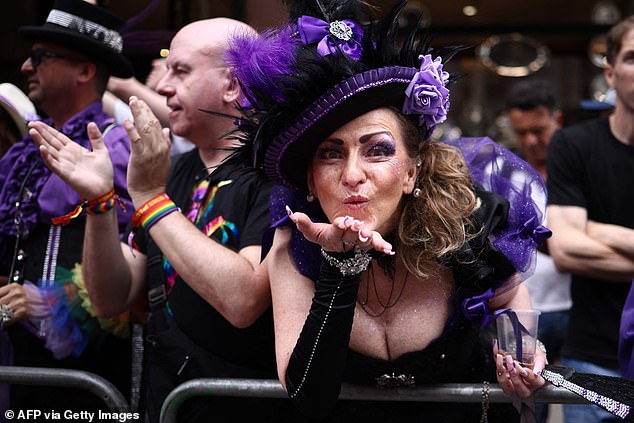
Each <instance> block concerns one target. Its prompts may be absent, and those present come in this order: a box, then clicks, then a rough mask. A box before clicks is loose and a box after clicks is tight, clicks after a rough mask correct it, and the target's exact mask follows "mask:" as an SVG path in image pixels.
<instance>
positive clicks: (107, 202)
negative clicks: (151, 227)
mask: <svg viewBox="0 0 634 423" xmlns="http://www.w3.org/2000/svg"><path fill="white" fill-rule="evenodd" d="M116 203H119V205H120V206H121V208H122V209H123V210H125V206H124V205H123V202H122V201H121V198H120V197H119V196H118V195H117V194H115V193H114V187H112V188H111V189H110V191H108V192H107V193H105V194H103V195H100V196H99V197H97V198H95V199H93V200H85V201H82V202H81V203H80V204H79V205H78V206H77V207H75V209H74V210H73V211H71V212H70V213H67V214H65V215H63V216H57V217H53V218H52V219H51V223H52V224H53V225H67V224H69V223H70V221H71V220H73V219H74V218H76V217H77V216H79V215H80V214H81V212H82V211H83V210H86V213H88V214H89V215H92V216H94V215H97V214H104V213H107V212H108V211H109V210H110V209H112V208H113V207H114V205H115V204H116Z"/></svg>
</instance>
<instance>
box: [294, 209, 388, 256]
mask: <svg viewBox="0 0 634 423" xmlns="http://www.w3.org/2000/svg"><path fill="white" fill-rule="evenodd" d="M286 212H287V213H288V216H289V217H290V219H291V220H292V221H293V222H294V223H295V225H297V229H298V230H299V231H300V232H301V233H302V234H303V235H304V237H305V238H306V239H307V240H308V241H310V242H312V243H315V244H319V245H320V246H321V247H322V248H323V249H324V250H326V251H335V252H344V251H350V250H353V249H355V248H360V249H361V250H363V251H369V250H376V251H380V252H382V253H384V254H390V255H393V254H394V251H392V244H390V243H389V242H387V241H386V240H384V239H383V237H382V236H381V234H380V233H378V232H376V231H372V230H370V229H368V228H366V227H365V226H364V224H363V222H362V221H360V220H357V219H355V218H353V217H350V216H343V217H337V218H336V219H335V220H334V221H333V222H332V223H315V222H313V221H311V220H310V218H309V217H308V216H307V215H306V214H304V213H300V212H297V213H293V211H292V210H291V209H290V208H289V207H288V206H286Z"/></svg>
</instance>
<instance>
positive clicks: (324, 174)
mask: <svg viewBox="0 0 634 423" xmlns="http://www.w3.org/2000/svg"><path fill="white" fill-rule="evenodd" d="M403 5H404V2H402V3H400V4H399V5H397V7H395V8H394V9H393V10H392V12H391V13H389V14H387V15H386V16H385V17H384V18H383V19H380V20H378V21H374V20H373V19H372V10H371V9H370V8H368V7H367V4H366V3H365V2H359V1H316V0H307V1H294V2H292V3H291V4H290V16H291V20H290V23H289V24H288V25H287V26H284V27H282V28H279V29H277V30H272V31H269V32H267V33H265V34H263V35H262V36H260V37H259V38H257V39H252V38H248V37H236V38H235V39H234V40H233V48H232V49H230V51H229V58H228V60H229V62H230V63H232V64H233V66H234V69H235V73H236V75H237V77H238V80H239V81H240V82H241V84H242V87H243V90H244V92H245V93H246V97H247V99H248V104H247V105H245V106H244V107H242V108H241V112H242V117H241V119H240V120H239V129H240V130H239V131H237V132H236V133H235V136H236V138H239V139H240V140H242V141H244V142H245V146H246V147H245V148H246V149H247V150H248V151H249V152H250V153H252V154H253V159H254V163H255V164H256V165H259V166H262V167H263V168H264V170H265V171H266V173H267V175H268V176H269V177H270V178H271V179H273V180H274V181H275V182H277V183H278V187H277V188H276V189H275V190H274V192H273V194H272V197H271V200H270V211H271V217H272V228H273V230H272V231H271V235H272V236H271V239H270V244H271V247H270V250H269V252H268V255H267V256H266V262H267V265H268V269H269V277H270V282H271V291H272V296H273V309H274V316H275V329H276V352H277V364H278V374H279V378H280V381H281V382H282V384H283V385H284V387H285V389H286V390H287V392H288V395H289V397H290V398H291V399H292V400H293V402H294V403H295V404H296V405H297V407H298V409H299V410H300V411H301V412H302V413H303V414H305V415H308V416H310V417H314V418H319V419H321V418H325V419H326V420H328V421H347V422H348V421H363V422H366V423H367V422H370V421H393V420H395V419H399V420H402V419H408V418H411V419H414V418H416V419H419V420H420V419H424V420H425V421H441V419H442V421H447V422H467V421H469V422H470V421H473V422H477V421H481V419H482V421H486V419H488V421H500V422H509V421H514V420H519V413H518V412H517V411H516V410H515V409H514V408H513V406H511V405H510V404H489V403H488V400H485V399H486V398H488V386H489V384H490V383H499V384H500V386H501V387H502V389H503V390H504V392H506V393H508V394H510V395H514V396H515V397H516V398H517V401H516V403H517V404H518V409H520V410H523V415H524V416H525V417H526V416H528V417H529V418H530V411H531V410H530V407H526V406H527V405H529V404H530V402H528V401H526V400H525V399H527V398H530V397H531V395H532V393H533V392H534V391H535V390H537V389H539V388H541V387H542V386H543V385H544V384H545V381H544V379H543V378H541V377H540V376H539V373H540V372H541V371H542V370H543V369H544V366H545V361H546V358H545V354H544V352H543V351H541V350H538V351H537V355H536V358H535V361H534V365H533V367H532V368H529V367H525V366H523V365H521V364H520V362H519V361H518V360H514V359H513V358H512V357H511V356H510V355H506V356H505V355H502V354H497V352H498V351H497V347H496V346H495V345H492V340H491V339H490V337H487V334H488V332H487V330H488V327H489V325H490V324H491V323H492V322H494V320H495V317H496V316H497V315H498V314H500V313H503V312H506V310H508V309H519V308H530V307H531V305H530V299H529V297H528V293H527V291H526V289H525V287H524V286H523V285H522V284H521V283H520V282H521V279H522V278H521V276H522V274H526V273H530V272H531V267H532V265H533V256H534V254H533V253H534V252H535V249H536V247H537V245H538V244H539V243H540V242H542V241H543V240H544V239H545V238H547V237H548V236H549V231H548V230H547V229H546V228H544V227H543V226H542V225H541V222H542V210H541V209H540V207H539V205H538V204H536V201H533V194H538V195H536V196H534V197H535V198H538V197H542V198H543V194H544V192H543V191H544V185H543V181H542V180H541V178H540V176H539V175H538V174H537V173H536V172H535V171H534V170H533V169H532V168H530V166H528V165H527V164H526V163H524V162H523V161H521V160H519V159H517V158H515V156H514V155H512V154H511V153H509V152H508V151H506V150H504V149H503V148H501V147H500V146H498V145H497V144H495V143H494V142H492V141H491V140H488V139H462V140H458V141H455V142H453V143H449V142H435V141H431V140H430V136H431V133H432V131H433V130H434V127H435V126H436V125H437V124H439V123H441V122H443V121H444V120H445V119H446V115H447V111H448V108H449V88H448V86H449V83H450V82H451V80H452V78H451V77H450V75H449V74H448V73H447V72H446V71H445V70H444V65H445V63H446V60H448V59H449V58H450V56H451V55H452V54H453V51H451V50H444V51H434V50H432V49H431V48H430V46H429V43H428V42H427V38H426V37H425V36H424V35H423V34H421V33H420V32H419V31H418V30H415V31H414V32H413V33H412V34H410V35H409V36H408V37H406V38H405V39H404V40H403V42H402V46H400V47H398V46H397V45H396V41H395V40H396V39H397V36H396V28H397V20H398V14H399V11H400V10H401V9H402V7H403ZM542 206H543V205H542ZM342 382H347V383H353V384H363V385H376V386H379V387H385V388H393V387H397V388H402V387H413V386H419V385H423V384H429V383H479V384H481V386H482V392H483V402H482V404H479V403H474V404H460V406H456V405H455V404H451V403H445V404H440V403H394V402H361V401H352V402H349V403H345V402H337V398H338V395H339V392H340V387H341V384H342ZM522 399H524V401H523V400H522Z"/></svg>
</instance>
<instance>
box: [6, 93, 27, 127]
mask: <svg viewBox="0 0 634 423" xmlns="http://www.w3.org/2000/svg"><path fill="white" fill-rule="evenodd" d="M0 107H2V108H3V109H4V110H5V111H6V112H7V113H8V114H9V116H11V119H12V120H13V122H14V123H15V126H16V127H17V128H18V130H19V131H20V134H21V135H22V136H25V135H26V134H27V133H28V131H29V129H28V128H27V126H26V119H25V117H24V116H20V113H19V112H18V111H17V110H16V109H15V107H14V106H13V104H11V103H10V102H9V101H8V100H7V99H5V98H4V97H3V96H2V95H1V94H0Z"/></svg>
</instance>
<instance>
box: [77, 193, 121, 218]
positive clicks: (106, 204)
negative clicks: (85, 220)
mask: <svg viewBox="0 0 634 423" xmlns="http://www.w3.org/2000/svg"><path fill="white" fill-rule="evenodd" d="M117 202H121V199H120V198H119V196H118V195H117V194H115V193H114V188H113V189H111V190H110V191H108V192H107V193H105V194H104V195H102V196H101V197H99V198H96V199H94V200H91V201H88V202H87V203H86V207H85V208H84V210H86V213H88V214H90V215H93V216H94V215H96V214H104V213H106V212H107V211H108V210H110V209H112V208H113V207H114V205H115V204H116V203H117Z"/></svg>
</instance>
